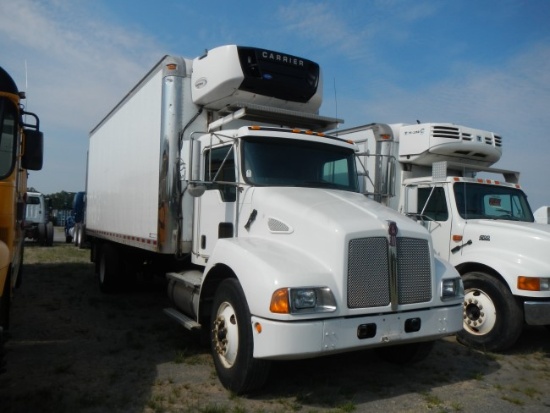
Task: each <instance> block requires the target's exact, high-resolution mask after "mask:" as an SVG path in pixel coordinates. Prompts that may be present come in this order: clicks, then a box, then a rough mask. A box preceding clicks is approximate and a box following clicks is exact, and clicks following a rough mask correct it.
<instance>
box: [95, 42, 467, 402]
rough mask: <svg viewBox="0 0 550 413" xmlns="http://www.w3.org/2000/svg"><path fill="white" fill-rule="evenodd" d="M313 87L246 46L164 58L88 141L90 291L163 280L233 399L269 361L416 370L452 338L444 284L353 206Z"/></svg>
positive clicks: (311, 73) (423, 245)
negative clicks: (325, 359)
mask: <svg viewBox="0 0 550 413" xmlns="http://www.w3.org/2000/svg"><path fill="white" fill-rule="evenodd" d="M321 80H322V77H321V71H320V67H319V65H318V64H316V63H314V62H312V61H310V60H308V59H304V58H300V57H297V56H291V55H288V54H284V53H278V52H274V51H269V50H265V49H259V48H251V47H241V46H236V45H228V46H220V47H218V48H215V49H212V50H209V51H208V52H207V53H205V55H203V56H199V57H197V58H195V59H185V58H181V57H177V56H166V57H164V58H163V59H162V60H161V61H160V62H159V63H158V64H157V65H156V66H155V67H154V68H153V69H152V70H150V71H149V73H148V74H147V75H146V76H145V77H144V78H143V79H142V80H141V81H140V82H139V83H138V84H137V85H136V86H135V87H134V88H133V89H132V91H131V92H130V93H128V94H127V95H126V96H125V98H124V99H123V100H122V101H121V102H120V103H119V104H118V105H117V106H116V107H115V108H113V109H112V110H111V111H109V113H108V115H107V116H106V117H105V118H104V119H103V120H102V121H101V122H100V123H99V124H98V125H97V126H96V127H95V128H94V129H93V130H92V132H91V133H90V146H89V151H88V170H87V174H86V175H87V186H86V217H85V231H86V239H87V240H88V242H89V243H90V246H91V258H92V260H93V262H94V263H95V269H96V273H97V277H98V283H99V287H100V289H101V290H102V291H105V292H112V291H113V290H116V288H119V287H120V286H121V285H122V286H124V285H125V284H126V283H131V282H133V281H132V280H134V279H135V277H134V276H135V273H136V272H144V271H149V272H152V273H159V274H161V275H162V276H165V277H166V279H167V281H168V282H167V284H168V285H167V292H168V296H169V298H170V301H171V306H170V307H168V308H166V309H165V312H166V314H167V315H168V316H170V317H172V318H173V319H174V320H175V321H177V322H178V323H180V324H181V325H182V326H183V327H185V328H187V329H190V330H198V331H200V332H201V333H202V334H203V335H204V338H205V339H206V340H205V341H206V342H208V343H210V346H211V352H212V357H213V360H214V365H215V368H216V372H217V374H218V377H219V379H220V381H221V382H222V384H223V385H224V386H225V387H227V388H228V389H230V390H231V391H234V392H236V393H239V394H240V393H247V392H250V391H253V390H256V389H258V388H259V387H260V386H262V385H263V384H264V383H265V382H266V379H267V375H268V371H269V366H270V363H271V362H272V361H274V360H292V359H299V358H312V357H320V356H325V355H330V354H336V353H341V352H346V351H356V350H362V349H367V348H376V349H379V351H380V352H381V354H383V355H384V356H386V357H387V358H390V359H392V360H398V361H399V362H403V363H404V362H413V361H418V360H420V359H422V358H424V357H426V356H427V355H428V354H429V352H430V349H431V348H432V346H433V343H434V341H435V340H437V339H439V338H441V337H444V336H447V335H450V334H454V333H455V332H456V331H458V330H459V329H460V328H461V325H462V318H461V316H462V310H461V305H462V297H463V288H462V282H461V280H460V277H459V274H458V273H457V271H456V270H455V269H454V268H453V267H452V266H451V265H449V264H448V263H447V262H445V261H443V260H441V259H439V258H437V257H434V254H433V247H432V244H431V238H430V235H429V233H428V232H427V230H426V229H425V228H422V227H421V226H419V225H417V224H416V223H414V222H413V221H412V220H410V219H408V218H406V217H404V216H402V215H401V214H399V213H397V212H396V211H393V210H392V209H390V208H387V207H385V206H383V205H381V204H379V203H377V202H374V201H372V200H370V199H368V198H367V197H365V196H364V195H363V194H361V193H360V191H359V180H358V174H357V168H356V153H357V146H356V145H355V144H354V143H353V142H349V141H346V140H343V139H340V138H338V137H336V136H331V135H327V134H325V133H324V132H325V131H327V130H329V129H330V128H333V127H335V126H336V125H337V124H338V123H340V122H341V120H339V119H334V118H330V117H325V116H320V115H319V114H318V109H319V107H320V105H321V91H322V83H321ZM129 119H132V122H129V121H128V120H129ZM128 148H132V156H128Z"/></svg>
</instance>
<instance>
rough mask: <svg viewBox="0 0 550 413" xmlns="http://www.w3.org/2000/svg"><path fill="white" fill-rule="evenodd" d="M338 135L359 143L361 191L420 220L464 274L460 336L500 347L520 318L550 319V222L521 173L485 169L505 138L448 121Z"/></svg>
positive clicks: (376, 126) (515, 333) (514, 335)
mask: <svg viewBox="0 0 550 413" xmlns="http://www.w3.org/2000/svg"><path fill="white" fill-rule="evenodd" d="M338 136H339V137H342V138H346V139H351V140H353V141H354V142H356V143H357V144H358V145H359V146H360V147H361V155H360V156H359V157H358V159H360V160H361V165H364V166H365V170H366V171H368V172H367V173H363V175H364V178H363V192H365V193H367V194H368V196H369V197H371V198H373V199H375V200H377V201H378V202H381V203H382V204H384V205H386V206H389V207H391V208H393V209H395V210H397V211H399V212H401V213H403V214H406V215H408V216H411V217H413V218H415V219H416V220H418V221H419V222H421V223H422V224H423V225H424V226H425V227H426V228H427V229H428V231H429V232H430V234H431V235H432V240H433V245H434V248H435V251H436V253H437V255H438V256H439V257H440V258H442V259H445V260H449V261H450V262H451V264H453V265H454V266H455V267H456V269H457V270H458V271H459V273H460V274H461V275H462V279H463V282H464V288H465V297H464V305H463V319H464V328H463V329H462V331H461V332H460V333H459V334H458V339H459V340H460V341H461V342H463V343H464V344H467V345H470V346H473V347H476V348H479V349H484V350H491V351H499V350H504V349H507V348H509V347H511V346H512V345H513V344H514V343H515V342H516V340H517V339H518V337H519V335H520V334H521V332H522V329H523V327H524V324H525V323H527V324H530V325H546V326H550V259H549V258H548V253H549V252H550V226H548V225H543V224H540V223H537V222H535V219H534V217H533V213H532V211H531V207H530V206H529V203H528V201H527V196H526V195H525V193H524V192H523V191H522V189H521V187H520V185H519V184H518V182H519V173H518V172H515V171H509V170H503V169H497V168H494V167H491V166H492V165H493V164H494V163H496V162H497V161H498V160H499V159H500V157H501V155H502V137H501V136H499V135H497V134H495V133H492V132H488V131H484V130H480V129H474V128H470V127H465V126H460V125H455V124H450V123H422V124H413V125H407V124H391V125H388V124H381V123H373V124H369V125H365V126H360V127H356V128H351V129H347V130H341V131H338ZM361 169H362V168H361Z"/></svg>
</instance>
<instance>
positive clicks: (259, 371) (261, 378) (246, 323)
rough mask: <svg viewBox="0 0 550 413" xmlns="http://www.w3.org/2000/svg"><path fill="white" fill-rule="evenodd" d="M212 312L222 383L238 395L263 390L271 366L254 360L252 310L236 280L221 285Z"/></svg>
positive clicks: (214, 347)
mask: <svg viewBox="0 0 550 413" xmlns="http://www.w3.org/2000/svg"><path fill="white" fill-rule="evenodd" d="M212 310H213V311H212V316H211V323H210V327H211V328H210V331H211V333H210V334H211V336H210V337H211V349H212V357H213V358H214V365H215V367H216V372H217V373H218V377H219V379H220V382H221V383H222V384H223V386H224V387H225V388H227V389H228V390H230V391H232V392H234V393H236V394H245V393H250V392H252V391H254V390H257V389H259V388H261V387H262V386H263V385H264V384H265V382H266V380H267V377H268V375H269V367H270V362H269V361H266V360H260V359H255V358H254V357H253V354H254V338H253V332H252V325H251V323H250V319H251V317H250V310H249V309H248V304H247V302H246V297H245V295H244V292H243V290H242V287H241V285H240V284H239V282H238V281H237V280H236V279H227V280H225V281H223V282H222V283H221V284H220V285H219V287H218V289H217V290H216V294H215V296H214V303H213V307H212Z"/></svg>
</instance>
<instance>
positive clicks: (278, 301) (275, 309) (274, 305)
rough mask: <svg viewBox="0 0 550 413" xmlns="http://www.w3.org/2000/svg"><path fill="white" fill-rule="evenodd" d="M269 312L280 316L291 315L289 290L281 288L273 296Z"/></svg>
mask: <svg viewBox="0 0 550 413" xmlns="http://www.w3.org/2000/svg"><path fill="white" fill-rule="evenodd" d="M269 311H271V312H272V313H278V314H289V313H290V303H289V301H288V288H281V289H279V290H277V291H275V292H274V293H273V295H272V296H271V304H270V305H269Z"/></svg>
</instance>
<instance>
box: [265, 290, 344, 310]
mask: <svg viewBox="0 0 550 413" xmlns="http://www.w3.org/2000/svg"><path fill="white" fill-rule="evenodd" d="M269 309H270V311H271V312H272V313H279V314H304V313H326V312H332V311H335V310H336V300H335V299H334V296H333V295H332V292H331V291H330V288H328V287H303V288H280V289H278V290H277V291H275V292H274V293H273V295H272V296H271V304H270V306H269Z"/></svg>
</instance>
